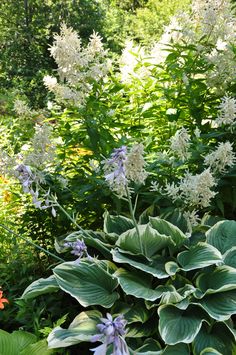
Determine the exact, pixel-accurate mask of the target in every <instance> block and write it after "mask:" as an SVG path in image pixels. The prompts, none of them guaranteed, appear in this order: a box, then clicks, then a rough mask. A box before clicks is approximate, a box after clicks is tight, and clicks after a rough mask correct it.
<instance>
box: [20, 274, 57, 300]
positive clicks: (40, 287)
mask: <svg viewBox="0 0 236 355" xmlns="http://www.w3.org/2000/svg"><path fill="white" fill-rule="evenodd" d="M58 290H60V287H59V285H58V283H57V281H56V278H55V276H54V275H51V276H49V277H48V278H47V279H43V278H42V279H38V280H36V281H34V282H32V284H30V285H29V286H28V287H27V288H26V289H25V291H24V293H23V295H22V296H21V298H23V299H25V300H27V299H30V298H34V297H37V296H40V295H43V294H45V293H51V292H56V291H58Z"/></svg>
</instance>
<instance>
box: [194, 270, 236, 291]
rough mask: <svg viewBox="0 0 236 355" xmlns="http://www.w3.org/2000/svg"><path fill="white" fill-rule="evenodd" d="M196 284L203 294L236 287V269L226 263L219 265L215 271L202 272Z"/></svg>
mask: <svg viewBox="0 0 236 355" xmlns="http://www.w3.org/2000/svg"><path fill="white" fill-rule="evenodd" d="M196 285H197V287H198V288H199V289H200V291H201V292H202V293H203V294H211V293H218V292H222V291H229V290H233V289H236V269H235V268H232V267H230V266H226V265H224V266H218V267H217V268H216V269H215V270H214V271H213V272H204V273H202V274H200V275H199V276H198V278H197V280H196Z"/></svg>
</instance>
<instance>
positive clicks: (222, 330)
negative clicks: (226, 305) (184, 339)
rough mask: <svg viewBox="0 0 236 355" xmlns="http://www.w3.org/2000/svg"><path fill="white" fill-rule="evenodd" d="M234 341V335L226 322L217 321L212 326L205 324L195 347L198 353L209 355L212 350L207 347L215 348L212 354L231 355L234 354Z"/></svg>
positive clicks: (194, 344) (196, 339)
mask: <svg viewBox="0 0 236 355" xmlns="http://www.w3.org/2000/svg"><path fill="white" fill-rule="evenodd" d="M232 342H233V337H232V335H231V334H230V332H229V331H228V329H227V327H226V326H225V325H224V323H215V324H214V325H213V326H212V328H210V327H209V326H208V325H206V324H204V326H203V327H202V329H201V330H200V332H199V333H198V335H197V336H196V338H195V340H194V342H193V348H194V352H195V353H196V354H200V353H201V354H205V355H206V354H208V355H209V354H211V353H210V352H209V351H211V350H208V351H207V350H206V349H207V348H213V349H214V350H215V352H213V353H212V354H219V353H220V354H222V355H229V354H232ZM204 349H205V350H204ZM204 351H205V352H204Z"/></svg>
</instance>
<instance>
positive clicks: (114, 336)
mask: <svg viewBox="0 0 236 355" xmlns="http://www.w3.org/2000/svg"><path fill="white" fill-rule="evenodd" d="M101 321H102V323H100V324H97V328H98V330H99V332H100V334H96V335H94V336H93V337H92V339H91V341H92V342H96V341H102V343H103V344H102V345H99V346H98V347H96V348H94V349H90V350H91V351H94V355H105V354H106V350H107V347H108V345H110V344H112V345H113V352H112V354H113V355H129V350H128V347H127V344H126V342H125V340H124V338H123V336H124V335H125V325H126V320H125V319H124V316H123V315H120V316H118V317H116V318H115V319H114V320H113V318H112V315H111V314H109V313H107V318H101Z"/></svg>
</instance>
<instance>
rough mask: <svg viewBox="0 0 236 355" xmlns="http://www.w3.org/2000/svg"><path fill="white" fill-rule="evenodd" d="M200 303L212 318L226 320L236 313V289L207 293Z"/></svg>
mask: <svg viewBox="0 0 236 355" xmlns="http://www.w3.org/2000/svg"><path fill="white" fill-rule="evenodd" d="M199 303H200V304H201V306H202V307H203V308H204V309H205V311H206V312H207V313H208V314H209V315H210V316H211V317H212V318H214V319H216V320H218V321H224V320H227V319H229V318H230V317H231V316H232V315H233V314H236V291H235V290H234V291H227V292H221V293H215V294H211V295H206V296H205V297H204V298H202V299H201V300H199Z"/></svg>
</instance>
